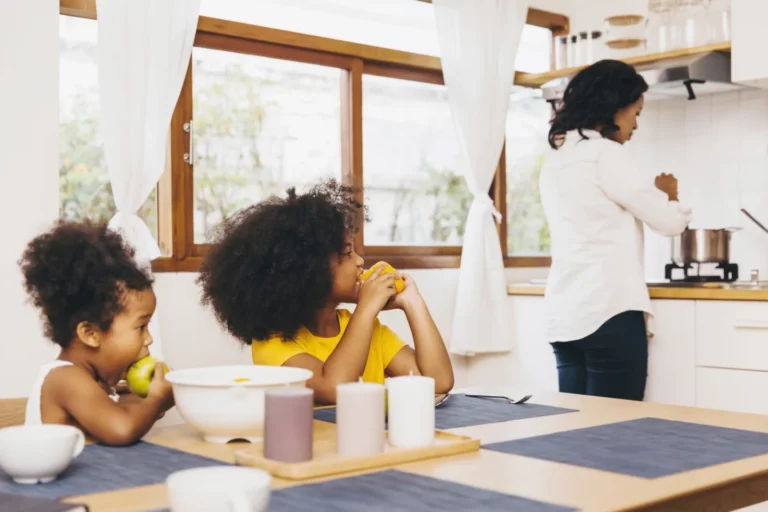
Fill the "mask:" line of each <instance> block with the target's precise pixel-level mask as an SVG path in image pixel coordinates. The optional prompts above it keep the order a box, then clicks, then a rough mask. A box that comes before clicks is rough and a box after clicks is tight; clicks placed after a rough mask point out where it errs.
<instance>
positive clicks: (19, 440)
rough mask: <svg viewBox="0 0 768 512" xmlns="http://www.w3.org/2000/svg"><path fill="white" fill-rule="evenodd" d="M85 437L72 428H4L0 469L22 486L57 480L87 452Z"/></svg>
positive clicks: (42, 426)
mask: <svg viewBox="0 0 768 512" xmlns="http://www.w3.org/2000/svg"><path fill="white" fill-rule="evenodd" d="M84 447H85V436H84V435H83V433H82V432H81V431H80V429H78V428H75V427H72V426H69V425H52V424H51V425H15V426H12V427H5V428H2V429H0V469H2V470H4V471H5V472H6V473H8V474H9V475H10V476H11V478H13V480H14V481H16V482H17V483H20V484H36V483H48V482H50V481H52V480H55V479H56V478H57V477H58V476H59V474H61V473H62V472H63V471H64V470H65V469H67V467H69V465H70V463H71V462H72V461H73V460H74V459H75V458H77V456H78V455H80V454H81V453H82V452H83V448H84Z"/></svg>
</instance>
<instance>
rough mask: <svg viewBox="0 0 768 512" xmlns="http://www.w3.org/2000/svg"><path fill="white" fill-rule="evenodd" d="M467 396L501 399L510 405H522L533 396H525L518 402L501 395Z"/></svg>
mask: <svg viewBox="0 0 768 512" xmlns="http://www.w3.org/2000/svg"><path fill="white" fill-rule="evenodd" d="M467 396H468V397H471V398H501V399H502V400H506V401H507V403H510V404H524V403H525V402H527V401H528V400H530V399H531V397H532V396H533V395H525V396H524V397H523V398H521V399H520V400H515V399H513V398H509V397H508V396H502V395H467Z"/></svg>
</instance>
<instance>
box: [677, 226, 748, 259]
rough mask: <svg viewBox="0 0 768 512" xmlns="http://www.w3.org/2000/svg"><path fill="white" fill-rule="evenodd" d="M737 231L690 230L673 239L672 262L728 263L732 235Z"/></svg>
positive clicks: (729, 229) (731, 229)
mask: <svg viewBox="0 0 768 512" xmlns="http://www.w3.org/2000/svg"><path fill="white" fill-rule="evenodd" d="M736 230H737V229H735V228H722V229H688V228H685V231H683V232H682V233H681V234H680V235H678V236H676V237H674V238H672V261H673V262H675V263H677V264H678V265H687V264H690V263H728V262H729V261H730V257H731V234H733V232H734V231H736Z"/></svg>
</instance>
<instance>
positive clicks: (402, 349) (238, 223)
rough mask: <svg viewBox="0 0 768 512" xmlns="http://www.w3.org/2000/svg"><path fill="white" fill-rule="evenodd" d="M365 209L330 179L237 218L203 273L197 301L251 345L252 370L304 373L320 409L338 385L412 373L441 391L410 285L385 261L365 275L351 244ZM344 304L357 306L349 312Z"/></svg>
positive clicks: (435, 355)
mask: <svg viewBox="0 0 768 512" xmlns="http://www.w3.org/2000/svg"><path fill="white" fill-rule="evenodd" d="M362 210H363V206H362V205H360V204H359V203H357V202H356V200H355V199H354V191H353V190H352V189H350V188H349V187H345V186H342V185H339V184H338V183H337V182H336V181H335V180H330V181H328V182H325V183H322V184H320V185H317V186H316V187H314V188H313V189H311V190H310V191H309V192H308V193H306V194H297V193H296V191H295V189H293V188H291V189H289V190H288V196H287V197H286V198H284V199H281V198H271V199H268V200H265V201H263V202H261V203H259V204H256V205H254V206H251V207H248V208H245V209H243V210H241V211H239V212H238V213H237V214H235V215H234V216H233V217H231V218H230V219H228V220H227V221H225V222H224V224H223V225H222V226H221V228H220V233H219V236H218V239H217V240H215V241H214V243H213V244H212V246H211V248H210V250H209V252H208V255H207V257H206V259H205V261H204V262H203V265H202V267H201V269H200V277H199V283H200V284H201V285H202V288H203V303H204V304H210V305H211V306H212V308H213V310H214V312H215V314H216V316H217V318H218V319H219V321H220V322H221V324H222V325H223V326H224V327H225V328H227V329H228V330H229V332H230V333H232V334H233V335H234V336H235V337H237V338H238V339H240V340H241V341H242V342H244V343H246V344H249V345H251V353H252V358H253V362H254V363H255V364H263V365H272V366H283V365H284V366H293V367H300V368H306V369H308V370H311V371H312V372H313V376H312V378H311V379H310V380H309V381H308V382H307V385H308V386H309V387H310V388H312V389H313V390H314V392H315V400H316V401H317V402H319V403H325V404H333V403H335V402H336V386H337V385H338V384H342V383H346V382H353V381H357V380H358V379H359V378H360V377H362V378H363V380H364V381H366V382H376V383H384V379H385V377H386V376H399V375H409V374H410V373H411V372H413V375H426V376H429V377H432V378H434V379H435V392H436V393H447V392H448V391H449V390H450V389H451V388H452V387H453V369H452V367H451V361H450V358H449V357H448V353H447V351H446V348H445V344H444V343H443V339H442V337H441V336H440V332H439V331H438V330H437V327H436V326H435V323H434V321H433V320H432V317H431V315H430V313H429V309H427V305H426V303H425V302H424V299H423V298H422V297H421V294H420V293H419V290H418V288H417V287H416V283H415V282H414V281H413V279H412V278H411V277H410V276H407V275H400V274H398V273H397V272H396V271H395V270H394V269H392V267H390V266H388V265H386V264H380V265H378V266H377V267H376V268H375V269H373V271H372V272H370V273H369V274H365V275H364V272H363V259H362V258H361V257H360V256H358V255H357V254H356V253H355V251H354V249H353V244H352V237H353V235H354V234H355V232H356V231H357V229H358V218H359V215H360V214H362V213H363V212H362ZM398 282H399V283H398ZM398 288H399V289H401V290H402V291H401V292H400V293H398ZM342 303H355V304H357V307H356V308H355V310H354V313H352V312H350V311H349V310H347V309H343V308H342V309H340V308H339V305H340V304H342ZM384 309H400V310H402V311H403V312H404V313H405V316H406V318H407V319H408V323H409V325H410V327H411V332H412V333H413V339H414V345H415V350H414V349H412V348H411V347H410V346H408V345H406V344H405V343H403V341H401V340H400V339H399V338H398V337H397V335H396V334H395V333H394V332H393V331H392V330H391V329H389V328H388V327H386V326H385V325H383V324H381V323H380V322H379V320H378V319H377V316H378V314H379V312H381V311H382V310H384Z"/></svg>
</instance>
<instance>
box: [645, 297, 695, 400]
mask: <svg viewBox="0 0 768 512" xmlns="http://www.w3.org/2000/svg"><path fill="white" fill-rule="evenodd" d="M651 305H652V307H653V312H654V323H655V326H654V332H655V336H654V337H653V338H651V339H650V341H649V342H648V382H647V384H646V386H645V400H646V401H647V402H658V403H663V404H670V405H687V406H693V405H694V404H695V402H696V350H695V347H696V343H695V336H696V308H695V302H694V301H692V300H653V301H651Z"/></svg>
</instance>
